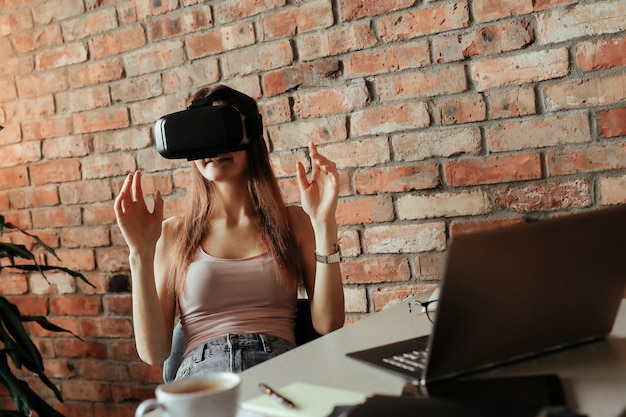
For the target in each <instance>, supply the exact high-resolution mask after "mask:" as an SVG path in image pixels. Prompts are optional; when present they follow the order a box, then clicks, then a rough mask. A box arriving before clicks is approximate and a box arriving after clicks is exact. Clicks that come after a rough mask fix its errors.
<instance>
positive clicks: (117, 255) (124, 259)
mask: <svg viewBox="0 0 626 417" xmlns="http://www.w3.org/2000/svg"><path fill="white" fill-rule="evenodd" d="M96 256H97V260H98V269H99V270H101V271H105V272H118V271H124V270H128V269H129V265H128V249H127V248H114V249H106V250H105V249H102V250H99V251H98V252H97V253H96Z"/></svg>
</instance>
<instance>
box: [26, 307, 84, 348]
mask: <svg viewBox="0 0 626 417" xmlns="http://www.w3.org/2000/svg"><path fill="white" fill-rule="evenodd" d="M47 319H48V320H49V321H50V322H51V323H52V324H55V325H56V326H58V327H60V328H62V329H64V330H66V331H65V332H51V331H48V330H45V329H44V328H43V327H41V326H39V324H37V323H35V322H33V323H30V324H29V325H28V332H29V334H30V335H31V336H42V337H53V338H56V339H65V338H67V337H71V336H69V333H67V331H70V332H72V333H73V334H75V335H77V334H78V323H77V321H76V318H75V317H51V316H48V317H47ZM75 340H78V339H75ZM79 341H80V340H79ZM55 346H56V345H55ZM55 351H56V353H57V357H58V354H59V351H58V350H57V349H56V348H55Z"/></svg>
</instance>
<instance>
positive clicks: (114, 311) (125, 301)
mask: <svg viewBox="0 0 626 417" xmlns="http://www.w3.org/2000/svg"><path fill="white" fill-rule="evenodd" d="M103 301H104V313H105V315H106V316H131V315H132V312H133V300H132V297H131V296H130V294H124V295H112V296H108V297H106V298H104V300H103Z"/></svg>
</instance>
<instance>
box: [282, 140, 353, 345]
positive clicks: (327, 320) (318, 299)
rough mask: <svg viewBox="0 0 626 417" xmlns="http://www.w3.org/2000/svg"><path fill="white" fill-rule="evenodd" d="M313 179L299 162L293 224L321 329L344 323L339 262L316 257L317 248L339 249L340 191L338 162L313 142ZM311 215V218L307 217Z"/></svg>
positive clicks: (317, 325)
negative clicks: (298, 196)
mask: <svg viewBox="0 0 626 417" xmlns="http://www.w3.org/2000/svg"><path fill="white" fill-rule="evenodd" d="M309 150H310V154H311V163H312V173H311V180H310V181H309V180H308V179H307V177H306V173H305V170H304V166H303V165H302V163H300V162H298V165H297V174H298V184H299V187H300V193H301V197H302V208H301V209H300V208H297V207H291V208H290V216H291V217H292V224H294V225H296V226H295V227H294V228H295V232H296V239H297V240H298V242H299V246H300V258H301V264H302V266H303V269H304V284H305V287H306V290H307V294H308V296H309V299H310V302H311V316H312V318H313V325H314V327H315V329H316V330H317V331H318V332H319V333H322V334H324V333H328V332H331V331H333V330H336V329H338V328H340V327H341V326H343V323H344V320H345V307H344V294H343V284H342V281H341V269H340V266H339V263H331V264H325V263H321V262H317V261H316V260H315V252H317V253H318V254H320V255H331V254H333V253H335V252H337V251H338V250H339V246H338V237H337V233H338V229H339V228H338V226H337V221H336V218H335V212H336V209H337V198H338V194H339V175H338V173H337V168H336V166H335V164H334V163H333V162H332V161H330V160H328V159H327V158H325V157H324V156H322V155H321V154H320V153H319V152H318V151H317V148H316V147H315V145H314V144H313V143H311V144H309ZM307 216H308V218H307Z"/></svg>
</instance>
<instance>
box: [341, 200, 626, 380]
mask: <svg viewBox="0 0 626 417" xmlns="http://www.w3.org/2000/svg"><path fill="white" fill-rule="evenodd" d="M446 255H447V256H446V261H445V267H444V272H443V277H442V282H441V285H440V294H439V301H438V302H437V312H436V316H435V318H434V323H433V326H432V330H431V334H430V335H427V336H423V337H418V338H413V339H409V340H404V341H400V342H397V343H392V344H388V345H384V346H379V347H375V348H371V349H366V350H361V351H358V352H351V353H348V354H347V355H348V357H351V358H354V359H358V360H362V361H365V362H367V363H368V364H372V365H375V366H378V367H382V368H384V369H387V370H391V371H393V372H395V373H398V374H400V375H402V376H404V377H406V378H407V379H409V380H411V381H412V382H413V383H415V384H417V385H418V386H421V387H427V386H428V385H431V384H433V383H434V382H437V381H446V380H448V381H450V380H451V379H453V378H456V377H459V376H461V375H466V374H469V373H473V372H477V371H480V370H485V369H488V368H492V367H495V366H499V365H503V364H507V363H511V362H513V361H517V360H521V359H525V358H529V357H533V356H536V355H539V354H544V353H548V352H551V351H556V350H559V349H563V348H567V347H570V346H574V345H578V344H581V343H585V342H591V341H595V340H600V339H603V338H605V337H606V336H607V335H608V334H609V333H610V332H611V330H612V328H613V324H614V322H615V318H616V315H617V312H618V309H619V306H620V303H621V300H622V298H623V297H624V295H625V294H624V290H625V285H626V267H625V262H624V261H625V257H626V205H619V206H613V207H610V208H602V209H596V210H592V211H586V212H581V213H576V214H569V215H563V216H559V217H556V218H551V219H546V220H539V221H535V222H530V223H524V224H518V225H513V226H506V227H503V228H499V229H496V230H490V231H484V232H477V233H472V234H466V235H460V236H455V237H454V238H453V239H451V241H450V244H449V246H448V249H447V254H446ZM418 308H419V307H418ZM407 355H408V356H407ZM404 358H408V359H407V360H405V359H404Z"/></svg>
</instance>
